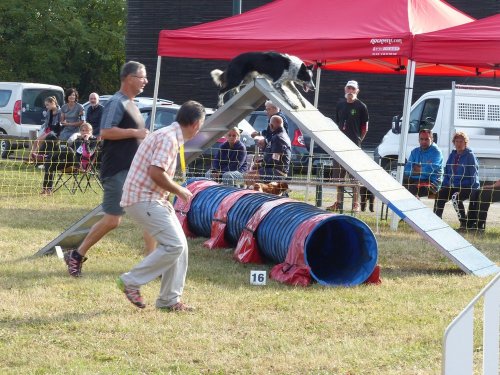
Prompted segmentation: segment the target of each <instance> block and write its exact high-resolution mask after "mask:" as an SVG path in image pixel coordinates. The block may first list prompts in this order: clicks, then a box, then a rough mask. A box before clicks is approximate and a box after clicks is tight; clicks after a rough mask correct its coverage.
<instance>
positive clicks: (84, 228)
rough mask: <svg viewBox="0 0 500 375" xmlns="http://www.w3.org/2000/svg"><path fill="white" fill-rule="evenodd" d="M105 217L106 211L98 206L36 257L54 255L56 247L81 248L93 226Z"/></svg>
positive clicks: (42, 249)
mask: <svg viewBox="0 0 500 375" xmlns="http://www.w3.org/2000/svg"><path fill="white" fill-rule="evenodd" d="M103 215H104V211H103V210H102V207H101V205H99V206H97V207H96V208H94V209H93V210H92V211H90V212H89V213H88V214H86V215H85V216H84V217H82V218H81V219H80V220H78V221H77V222H76V223H74V224H73V225H71V226H70V227H69V228H68V229H66V230H65V231H64V232H62V233H61V234H60V235H59V236H57V238H55V239H54V240H52V241H51V242H49V243H48V244H47V245H45V246H44V247H43V248H41V249H40V250H38V252H37V253H36V254H35V256H41V255H51V254H54V253H55V251H56V248H55V247H56V246H60V247H61V248H62V249H69V248H75V247H78V246H80V244H81V243H82V242H83V239H84V238H85V236H86V235H87V233H88V232H89V230H90V228H91V227H92V225H94V224H95V223H97V222H98V221H99V220H100V219H101V218H102V216H103Z"/></svg>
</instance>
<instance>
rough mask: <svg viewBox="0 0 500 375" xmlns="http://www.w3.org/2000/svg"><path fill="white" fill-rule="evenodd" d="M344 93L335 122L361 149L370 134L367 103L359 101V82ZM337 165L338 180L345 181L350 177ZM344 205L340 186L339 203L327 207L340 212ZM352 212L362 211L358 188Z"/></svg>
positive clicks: (338, 105) (346, 88)
mask: <svg viewBox="0 0 500 375" xmlns="http://www.w3.org/2000/svg"><path fill="white" fill-rule="evenodd" d="M344 92H345V100H342V101H340V102H339V103H338V104H337V108H336V112H335V121H336V122H337V125H338V127H339V129H340V130H341V131H342V132H343V133H344V134H345V135H346V136H347V137H348V138H349V139H350V140H351V141H352V142H354V143H355V144H356V145H357V146H358V147H361V142H362V141H363V139H364V138H365V135H366V133H367V132H368V120H369V116H368V109H367V108H366V105H365V103H363V102H362V101H361V100H359V99H358V93H359V85H358V82H357V81H352V80H351V81H349V82H347V84H346V85H345V88H344ZM336 164H337V165H336V168H335V169H336V170H337V171H338V178H341V179H345V178H346V177H347V176H348V174H347V171H346V170H345V169H344V168H343V167H342V166H341V165H340V164H338V163H336ZM343 204H344V188H343V187H342V186H338V187H337V201H336V202H335V203H334V204H333V205H332V206H330V207H327V210H330V211H340V210H342V209H343ZM352 210H353V212H359V211H360V205H359V187H358V186H356V187H354V188H353V195H352Z"/></svg>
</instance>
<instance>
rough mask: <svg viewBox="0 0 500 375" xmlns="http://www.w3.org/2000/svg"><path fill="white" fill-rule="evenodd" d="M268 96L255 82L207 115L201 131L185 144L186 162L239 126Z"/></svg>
mask: <svg viewBox="0 0 500 375" xmlns="http://www.w3.org/2000/svg"><path fill="white" fill-rule="evenodd" d="M265 100H266V97H265V96H264V95H263V94H262V92H261V91H259V90H256V89H255V87H254V85H253V84H250V85H247V86H245V87H244V88H243V89H242V90H241V91H240V93H239V94H238V95H235V96H234V97H232V98H231V99H230V100H228V101H227V103H226V104H225V105H224V106H223V107H221V108H220V109H218V110H217V111H215V113H214V114H212V115H211V116H209V117H207V119H206V120H205V124H204V125H203V127H202V128H201V130H200V132H199V133H198V134H197V135H196V136H195V137H194V138H193V139H191V140H189V141H187V142H186V144H185V145H184V155H185V158H186V164H189V163H191V162H192V161H193V160H195V159H196V158H197V157H198V156H199V155H201V153H202V152H203V150H205V149H206V148H208V147H211V146H212V145H214V144H215V142H217V140H218V139H219V138H221V137H223V136H224V135H225V134H226V133H227V132H228V130H229V129H231V128H232V127H234V126H237V125H238V123H239V122H240V121H241V120H243V119H244V118H245V117H246V116H248V115H249V114H250V113H252V112H253V111H255V110H256V109H257V108H259V107H260V106H261V105H262V104H263V103H264V101H265Z"/></svg>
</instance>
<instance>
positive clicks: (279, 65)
mask: <svg viewBox="0 0 500 375" xmlns="http://www.w3.org/2000/svg"><path fill="white" fill-rule="evenodd" d="M312 67H313V66H312V65H310V66H306V65H305V64H304V62H303V61H302V60H301V59H299V58H298V57H296V56H290V55H287V54H284V53H278V52H246V53H242V54H241V55H238V56H236V57H235V58H234V59H232V60H231V61H230V62H229V65H228V66H227V69H226V71H224V72H223V71H221V70H219V69H215V70H212V72H211V73H210V74H211V76H212V78H213V80H214V82H215V84H216V85H217V86H219V87H220V89H219V103H218V106H219V107H221V106H222V105H223V104H224V95H225V94H226V93H227V92H228V91H233V93H234V94H236V93H237V92H238V91H239V88H240V86H241V85H243V84H245V83H248V82H249V81H250V80H251V79H253V78H254V77H255V76H256V75H261V76H264V77H265V78H267V79H269V80H271V81H272V84H273V86H274V88H275V89H276V90H277V91H278V92H279V93H280V94H281V95H282V96H283V98H284V99H285V100H286V102H287V103H288V105H290V107H292V108H293V109H297V108H298V106H297V105H296V104H295V103H293V102H292V101H291V100H290V98H289V97H288V96H287V95H286V93H285V90H283V87H282V86H283V85H285V86H286V87H288V88H289V89H290V90H291V91H292V92H293V93H294V94H295V95H296V96H297V98H298V99H299V101H300V103H301V104H302V106H303V107H305V106H306V103H305V101H304V98H303V97H302V95H300V92H299V90H297V88H296V87H295V85H294V84H293V83H294V82H296V83H298V84H300V85H302V88H303V89H304V91H305V92H307V91H309V90H314V89H315V87H314V82H313V80H312V77H313V73H312Z"/></svg>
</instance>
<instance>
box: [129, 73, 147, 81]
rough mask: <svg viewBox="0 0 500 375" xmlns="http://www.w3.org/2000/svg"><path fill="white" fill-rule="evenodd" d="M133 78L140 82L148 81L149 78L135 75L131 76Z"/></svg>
mask: <svg viewBox="0 0 500 375" xmlns="http://www.w3.org/2000/svg"><path fill="white" fill-rule="evenodd" d="M131 76H132V77H135V78H139V79H140V80H143V81H145V80H146V81H147V79H148V77H146V76H144V77H141V76H136V75H134V74H131Z"/></svg>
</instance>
